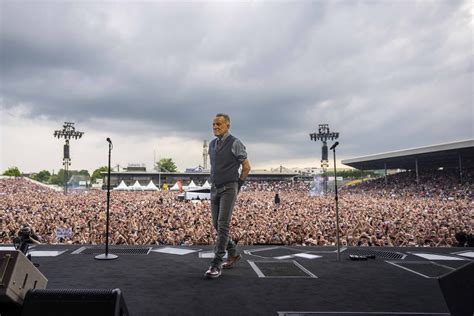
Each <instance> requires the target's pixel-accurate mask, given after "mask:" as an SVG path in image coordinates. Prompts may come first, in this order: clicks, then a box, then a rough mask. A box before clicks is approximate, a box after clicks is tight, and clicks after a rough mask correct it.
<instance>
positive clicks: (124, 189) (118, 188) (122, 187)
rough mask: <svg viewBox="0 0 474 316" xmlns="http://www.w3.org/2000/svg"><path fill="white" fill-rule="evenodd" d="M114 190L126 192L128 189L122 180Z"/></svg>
mask: <svg viewBox="0 0 474 316" xmlns="http://www.w3.org/2000/svg"><path fill="white" fill-rule="evenodd" d="M114 190H116V191H128V190H130V189H129V188H128V187H127V185H126V184H125V182H124V181H123V180H122V182H120V184H119V185H118V186H117V187H116V188H114Z"/></svg>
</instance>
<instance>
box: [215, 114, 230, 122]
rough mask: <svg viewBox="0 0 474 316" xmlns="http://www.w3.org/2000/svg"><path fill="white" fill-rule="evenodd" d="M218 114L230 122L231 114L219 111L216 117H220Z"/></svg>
mask: <svg viewBox="0 0 474 316" xmlns="http://www.w3.org/2000/svg"><path fill="white" fill-rule="evenodd" d="M218 116H222V117H223V118H224V119H225V121H226V122H227V123H229V124H230V117H229V115H227V114H225V113H217V114H216V117H218Z"/></svg>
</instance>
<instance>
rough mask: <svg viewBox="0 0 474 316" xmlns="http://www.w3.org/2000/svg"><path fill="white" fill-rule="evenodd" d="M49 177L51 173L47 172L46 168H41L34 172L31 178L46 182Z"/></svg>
mask: <svg viewBox="0 0 474 316" xmlns="http://www.w3.org/2000/svg"><path fill="white" fill-rule="evenodd" d="M50 177H51V173H49V171H48V170H41V171H40V172H38V173H35V174H34V175H33V176H32V177H31V178H33V180H36V181H39V182H43V183H46V182H48V180H49V178H50Z"/></svg>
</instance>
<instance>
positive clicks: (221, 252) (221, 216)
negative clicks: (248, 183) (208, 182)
mask: <svg viewBox="0 0 474 316" xmlns="http://www.w3.org/2000/svg"><path fill="white" fill-rule="evenodd" d="M238 190H239V189H238V185H237V182H232V183H229V184H226V185H224V186H223V187H221V188H219V189H217V188H216V187H215V186H214V185H212V187H211V213H212V225H213V226H214V228H215V229H216V231H217V240H216V246H215V247H214V259H213V260H212V262H211V265H212V266H215V267H219V268H220V267H221V265H222V261H223V258H224V256H225V252H226V250H227V255H228V256H235V255H236V254H237V249H236V246H235V242H234V241H233V240H232V239H231V238H230V236H229V229H230V222H231V219H232V211H233V209H234V203H235V200H236V198H237V194H238Z"/></svg>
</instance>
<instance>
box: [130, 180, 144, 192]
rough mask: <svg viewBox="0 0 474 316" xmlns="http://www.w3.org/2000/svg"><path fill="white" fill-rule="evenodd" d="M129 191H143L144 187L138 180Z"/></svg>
mask: <svg viewBox="0 0 474 316" xmlns="http://www.w3.org/2000/svg"><path fill="white" fill-rule="evenodd" d="M129 189H130V190H132V191H143V187H142V186H141V185H140V183H139V182H138V180H136V181H135V183H134V184H133V185H132V186H131V187H129Z"/></svg>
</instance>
